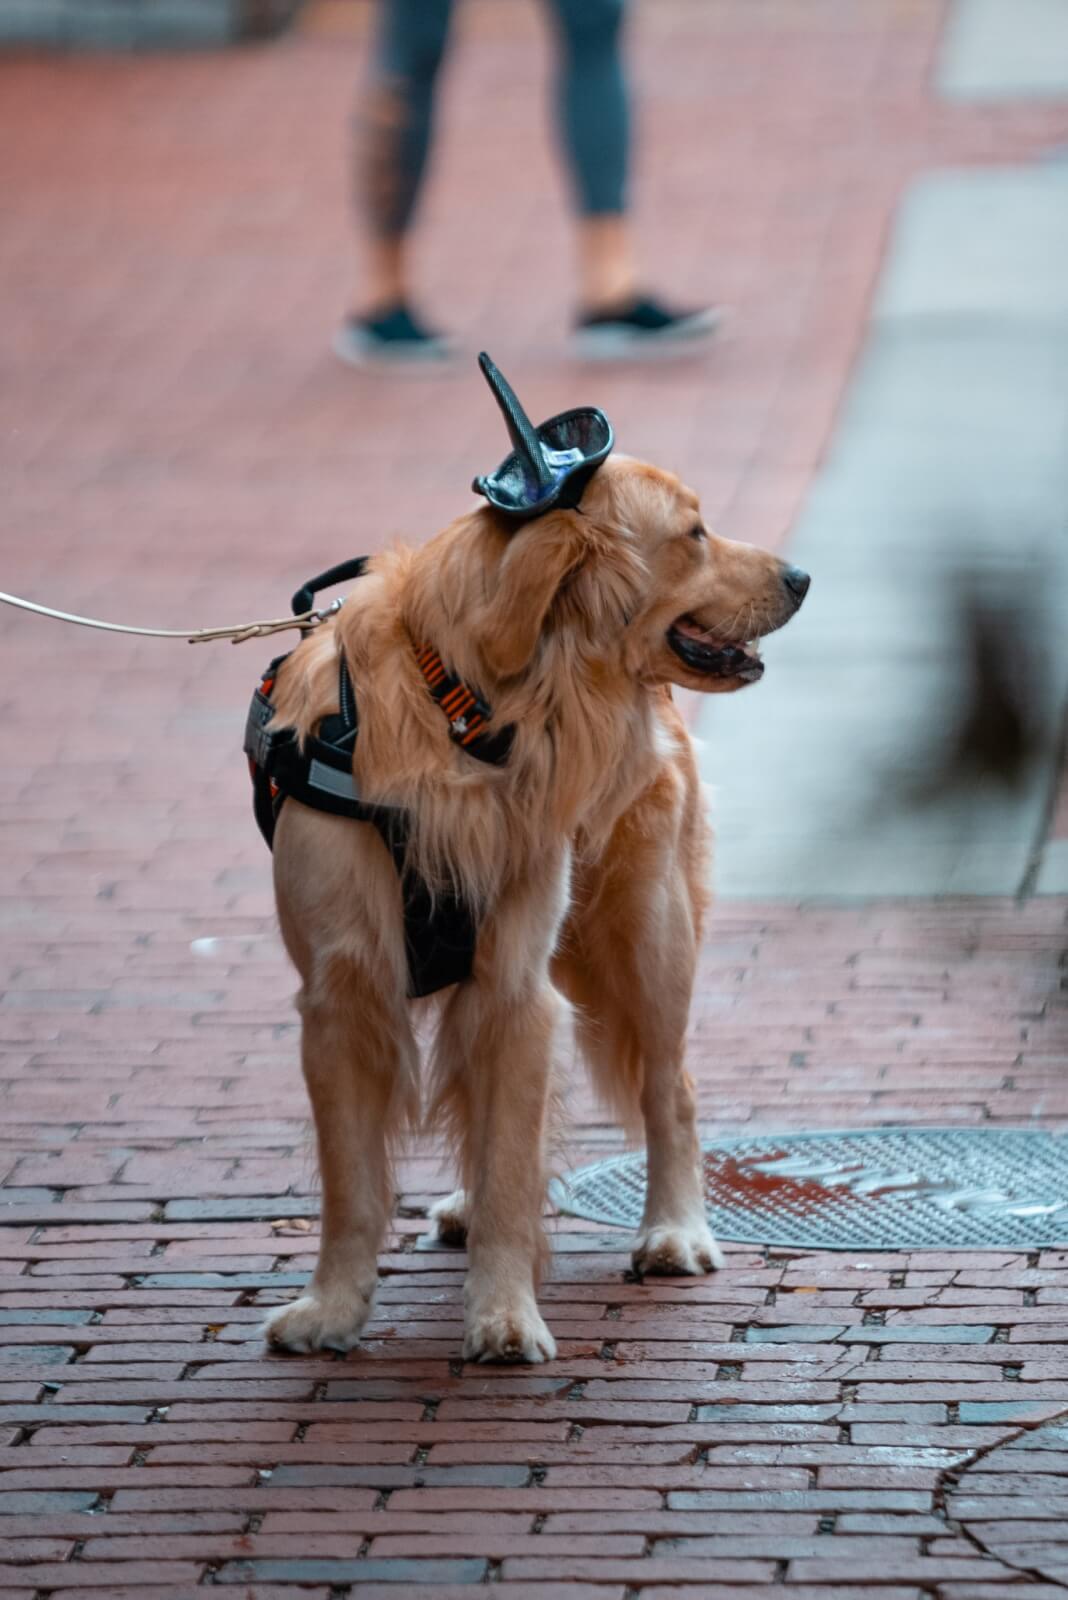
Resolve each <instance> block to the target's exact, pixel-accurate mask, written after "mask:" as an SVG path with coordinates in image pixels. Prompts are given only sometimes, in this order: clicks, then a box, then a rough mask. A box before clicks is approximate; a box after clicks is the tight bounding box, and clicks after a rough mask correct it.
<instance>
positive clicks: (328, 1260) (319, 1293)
mask: <svg viewBox="0 0 1068 1600" xmlns="http://www.w3.org/2000/svg"><path fill="white" fill-rule="evenodd" d="M299 1008H300V1011H301V1015H302V1018H303V1031H302V1036H301V1057H302V1065H303V1069H304V1077H305V1081H306V1083H307V1086H308V1094H309V1097H310V1099H311V1104H312V1112H313V1115H314V1118H315V1129H316V1134H317V1138H318V1146H319V1171H320V1174H321V1177H322V1186H323V1201H322V1241H321V1245H320V1250H319V1260H318V1264H317V1265H316V1268H315V1273H314V1275H313V1277H312V1280H311V1282H310V1284H309V1285H308V1288H307V1291H306V1293H305V1294H303V1295H302V1296H301V1297H300V1299H298V1300H295V1301H294V1302H293V1304H292V1305H288V1306H282V1307H280V1308H279V1310H277V1311H275V1312H273V1313H272V1315H271V1317H270V1318H269V1319H268V1323H267V1335H268V1338H269V1339H270V1341H271V1343H272V1344H275V1345H280V1346H282V1347H283V1348H285V1349H287V1350H298V1351H308V1350H314V1349H320V1348H326V1349H332V1350H351V1348H352V1347H353V1345H355V1344H356V1343H357V1342H358V1340H359V1337H360V1334H361V1332H362V1330H363V1326H364V1323H365V1322H366V1321H367V1318H368V1316H369V1314H370V1310H371V1300H372V1297H373V1295H374V1290H375V1284H376V1282H377V1278H378V1251H379V1249H380V1248H381V1244H382V1240H383V1236H384V1234H385V1231H386V1226H387V1223H388V1221H389V1215H390V1210H391V1204H392V1180H391V1176H390V1163H389V1142H390V1139H391V1137H393V1136H395V1134H396V1132H397V1123H398V1120H399V1117H398V1113H400V1112H402V1111H403V1110H404V1109H405V1095H406V1088H407V1086H408V1085H411V1086H413V1087H414V1084H415V1082H416V1081H417V1079H416V1073H417V1063H416V1059H415V1046H414V1042H413V1041H412V1039H411V1036H410V1033H409V1031H408V1025H407V1019H406V1018H405V1017H404V1016H403V1014H400V1013H398V1015H397V1016H396V1017H392V1016H390V1015H389V1014H388V1013H387V1012H385V1011H384V1009H383V1008H382V1007H381V1005H380V1004H379V1003H378V1001H377V1000H376V998H375V997H374V995H373V993H372V992H371V990H370V986H368V985H362V984H361V983H360V975H359V973H357V972H355V971H354V970H353V969H351V968H341V969H340V970H335V971H332V972H329V973H324V974H323V975H321V976H319V977H317V979H316V981H315V982H314V983H313V984H311V985H309V986H308V987H307V988H306V989H305V991H304V992H303V993H302V995H301V998H300V1001H299Z"/></svg>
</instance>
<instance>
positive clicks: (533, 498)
mask: <svg viewBox="0 0 1068 1600" xmlns="http://www.w3.org/2000/svg"><path fill="white" fill-rule="evenodd" d="M478 364H479V366H480V367H481V368H482V372H483V375H484V377H485V379H486V382H487V383H488V384H489V386H490V388H491V389H492V390H493V393H494V397H495V398H496V401H497V404H498V405H499V406H500V408H501V414H502V416H503V417H504V420H505V424H506V425H507V428H508V434H509V437H510V438H511V441H512V444H513V446H514V448H513V450H512V453H511V455H510V456H507V457H506V458H505V460H504V461H502V462H501V464H500V466H499V467H498V468H497V470H496V472H491V473H489V474H488V475H485V476H482V477H478V478H476V479H475V481H474V483H473V484H472V485H471V487H472V489H473V490H474V491H475V493H476V494H484V495H485V496H486V499H487V500H488V501H489V503H490V505H491V506H495V507H496V509H497V510H498V511H503V512H504V513H505V514H506V515H507V516H509V517H513V518H514V519H515V520H516V521H517V522H518V521H520V520H527V519H529V518H530V517H540V516H541V515H542V514H543V513H544V512H546V511H552V510H553V509H554V508H571V507H574V506H577V505H578V503H579V501H580V500H581V498H582V491H583V490H584V489H585V487H586V485H587V483H588V482H589V481H590V478H591V477H592V476H593V474H594V473H595V472H596V470H597V468H598V467H599V466H600V465H601V462H602V461H603V460H604V458H605V456H607V454H608V452H609V451H610V450H611V448H612V446H613V444H614V443H615V435H614V434H613V432H612V424H611V423H610V422H609V420H608V418H607V417H606V416H605V414H604V412H603V411H598V410H597V408H596V406H582V407H580V408H579V409H578V410H576V411H562V412H561V413H560V415H559V416H557V417H550V418H549V420H548V422H543V423H542V424H541V427H540V428H535V426H534V424H533V423H532V422H531V420H530V418H529V417H528V416H527V414H526V412H525V411H524V410H523V407H522V406H521V405H520V404H519V401H518V399H517V397H516V393H515V390H514V389H513V388H512V386H511V384H510V383H509V382H508V380H507V379H506V378H505V377H504V375H503V373H501V372H499V371H498V370H497V368H496V367H495V366H494V364H493V362H492V361H491V360H490V358H489V356H488V355H487V354H486V352H485V351H483V352H482V354H481V355H480V356H479V358H478Z"/></svg>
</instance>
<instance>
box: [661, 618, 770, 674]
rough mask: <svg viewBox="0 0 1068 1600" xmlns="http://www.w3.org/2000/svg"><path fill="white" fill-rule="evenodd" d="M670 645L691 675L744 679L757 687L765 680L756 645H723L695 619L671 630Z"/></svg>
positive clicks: (678, 621)
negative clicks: (761, 679)
mask: <svg viewBox="0 0 1068 1600" xmlns="http://www.w3.org/2000/svg"><path fill="white" fill-rule="evenodd" d="M667 641H668V644H669V645H670V646H671V648H672V650H674V652H675V654H676V655H677V656H678V658H679V660H680V661H682V662H684V663H685V665H686V666H688V667H689V669H690V671H691V672H700V673H701V674H702V675H703V676H704V677H706V678H740V679H741V680H742V682H743V683H755V682H756V681H757V679H758V678H762V677H763V676H764V663H763V661H761V659H760V656H759V655H758V654H757V649H756V646H755V645H754V644H752V643H751V642H750V643H747V644H722V643H719V642H718V641H717V640H716V638H715V635H714V634H712V633H710V632H709V631H708V629H706V628H702V627H701V626H700V624H699V623H697V622H695V621H694V619H693V618H692V617H678V618H677V619H676V620H675V621H674V622H673V623H672V624H671V627H670V628H669V629H668V634H667Z"/></svg>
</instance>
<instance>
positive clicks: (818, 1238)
mask: <svg viewBox="0 0 1068 1600" xmlns="http://www.w3.org/2000/svg"><path fill="white" fill-rule="evenodd" d="M702 1150H703V1152H704V1170H705V1203H706V1207H707V1210H708V1219H709V1223H710V1225H711V1228H712V1231H713V1233H715V1234H718V1235H719V1237H720V1238H722V1239H734V1240H737V1241H739V1242H740V1243H752V1244H781V1245H797V1246H798V1247H800V1248H812V1249H820V1250H858V1249H859V1250H899V1249H900V1250H905V1249H923V1248H925V1247H926V1248H937V1247H944V1248H967V1249H976V1248H978V1249H994V1248H1003V1247H1007V1246H1017V1247H1021V1246H1022V1247H1024V1248H1034V1247H1035V1246H1037V1245H1047V1244H1059V1243H1063V1242H1064V1241H1068V1139H1065V1138H1061V1137H1058V1136H1057V1135H1055V1134H1051V1133H1038V1132H1032V1131H1031V1130H1030V1129H1020V1128H984V1129H979V1128H872V1129H864V1130H862V1131H860V1132H851V1131H843V1132H836V1133H788V1134H780V1135H775V1134H759V1135H752V1136H750V1137H749V1138H743V1139H721V1140H715V1141H713V1142H710V1143H706V1144H704V1145H703V1146H702ZM553 1199H554V1200H555V1202H556V1204H557V1206H558V1207H559V1209H560V1210H561V1211H564V1212H568V1213H570V1214H571V1215H572V1216H576V1217H587V1218H589V1219H590V1220H591V1221H594V1222H605V1223H610V1224H615V1225H617V1226H619V1227H626V1228H636V1227H637V1226H638V1224H639V1222H640V1221H641V1215H642V1206H643V1203H644V1200H645V1155H644V1152H635V1153H633V1154H630V1155H624V1156H614V1157H612V1158H611V1159H610V1160H607V1161H598V1162H595V1163H594V1164H593V1165H592V1166H589V1167H583V1168H581V1169H580V1170H578V1171H576V1172H574V1173H572V1174H571V1175H570V1176H569V1177H568V1178H567V1180H566V1181H564V1180H561V1179H558V1180H556V1182H555V1183H554V1185H553Z"/></svg>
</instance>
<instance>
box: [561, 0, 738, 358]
mask: <svg viewBox="0 0 1068 1600" xmlns="http://www.w3.org/2000/svg"><path fill="white" fill-rule="evenodd" d="M627 6H628V0H551V9H552V12H553V14H554V16H555V18H556V23H557V31H558V34H559V39H560V73H559V80H558V85H559V87H558V95H559V116H560V125H561V130H562V134H563V142H564V146H565V150H566V153H567V158H568V165H569V167H570V171H571V176H572V181H573V185H574V191H575V199H576V210H577V213H578V221H577V233H578V265H579V301H580V304H581V306H582V308H583V309H582V313H581V315H580V318H579V324H578V331H577V336H576V340H577V343H578V345H579V348H580V350H581V352H582V353H583V354H585V355H588V356H591V357H609V358H611V357H615V356H620V355H630V354H632V353H634V351H635V350H636V349H637V348H638V347H640V346H644V347H653V346H656V347H664V346H667V345H671V346H674V347H677V348H683V347H685V346H688V345H689V344H691V343H692V342H693V341H694V340H695V339H703V338H705V337H707V336H708V334H710V333H712V332H713V331H714V330H715V327H716V325H717V323H718V320H719V318H718V313H716V312H715V311H711V310H708V311H698V312H692V311H681V312H680V311H676V310H671V309H669V308H668V307H666V306H664V305H663V304H662V303H661V302H660V301H659V300H657V299H655V298H650V297H648V296H643V295H641V294H639V292H638V282H639V280H638V272H637V267H636V261H635V253H634V246H633V242H632V237H631V231H630V224H629V221H628V217H627V171H628V159H629V150H630V97H629V92H628V87H627V79H626V75H625V72H624V67H623V58H622V52H621V44H622V32H623V23H624V19H625V16H626V12H627Z"/></svg>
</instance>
